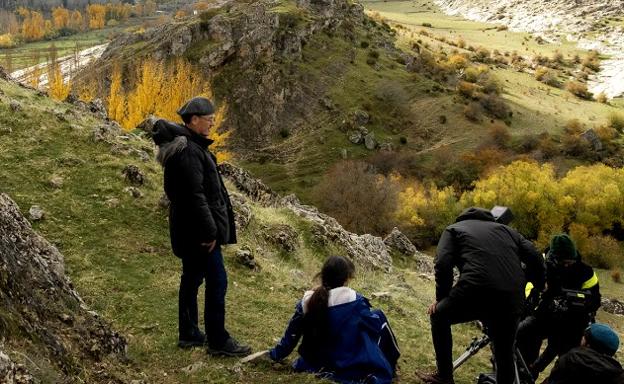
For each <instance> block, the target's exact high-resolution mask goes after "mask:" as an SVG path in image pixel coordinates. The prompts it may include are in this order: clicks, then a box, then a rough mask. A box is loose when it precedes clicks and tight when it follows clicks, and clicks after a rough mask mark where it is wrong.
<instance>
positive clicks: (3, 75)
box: [0, 66, 11, 81]
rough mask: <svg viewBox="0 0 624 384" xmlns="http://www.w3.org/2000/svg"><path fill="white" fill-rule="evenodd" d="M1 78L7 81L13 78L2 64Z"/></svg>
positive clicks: (0, 67) (0, 69) (0, 68)
mask: <svg viewBox="0 0 624 384" xmlns="http://www.w3.org/2000/svg"><path fill="white" fill-rule="evenodd" d="M0 79H2V80H6V81H10V80H11V75H9V72H7V70H6V69H4V67H2V66H0Z"/></svg>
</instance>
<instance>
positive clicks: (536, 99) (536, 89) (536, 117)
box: [364, 1, 624, 133]
mask: <svg viewBox="0 0 624 384" xmlns="http://www.w3.org/2000/svg"><path fill="white" fill-rule="evenodd" d="M364 4H365V6H366V7H367V9H369V10H371V11H374V12H379V14H380V15H381V16H382V17H385V18H387V19H388V20H389V21H391V22H393V23H399V24H401V25H403V26H405V27H406V28H407V32H406V33H402V34H401V38H400V39H399V44H400V45H402V46H404V47H407V46H409V45H411V44H410V41H413V40H415V39H422V40H423V41H424V42H427V43H429V44H430V45H431V49H433V50H436V49H438V48H439V47H440V46H442V47H443V48H444V49H445V50H448V51H450V50H452V49H455V48H454V47H451V46H448V45H446V44H444V43H442V42H440V41H438V40H435V39H430V38H427V37H425V36H421V35H419V34H418V32H419V31H420V30H423V29H424V30H426V31H427V32H429V33H432V34H433V35H435V36H436V37H446V38H447V39H451V40H457V39H458V38H459V37H462V38H463V39H464V40H465V41H466V44H467V45H474V46H476V47H478V46H484V47H486V48H487V49H489V50H491V51H493V50H495V49H498V50H499V51H500V52H506V51H508V52H513V51H514V50H516V51H518V53H519V54H520V55H526V56H529V57H531V56H533V55H535V54H536V53H539V54H542V55H546V56H552V54H553V53H554V52H555V51H556V50H559V51H560V52H561V53H563V54H564V56H566V57H568V56H573V55H574V54H579V55H581V57H582V56H583V55H584V54H585V53H586V52H585V51H582V50H579V49H577V48H576V47H575V46H574V45H573V44H572V43H569V42H565V43H563V44H560V45H557V44H538V43H537V42H536V41H535V40H534V39H530V38H529V37H530V35H529V34H526V33H518V32H510V31H496V30H492V29H491V28H493V27H495V25H494V24H487V23H479V22H473V21H467V20H464V19H462V18H459V17H454V16H447V15H445V14H443V13H442V12H441V11H439V10H438V9H437V7H436V6H435V5H433V4H432V3H430V2H423V3H421V4H416V3H415V2H411V1H383V2H382V1H366V2H364ZM423 23H430V24H431V25H432V28H425V27H422V24H423ZM412 32H413V33H412ZM412 35H413V36H412ZM523 43H524V45H523ZM496 75H497V77H498V78H499V80H500V81H501V82H502V84H503V86H504V96H505V98H506V99H507V100H508V101H509V103H510V106H511V107H512V110H513V111H514V118H513V120H512V125H511V128H512V133H539V132H544V131H547V132H553V133H557V132H560V131H561V129H562V128H563V126H564V124H565V123H566V122H567V121H568V120H571V119H579V120H580V121H582V122H584V123H586V124H588V125H598V124H602V123H604V122H606V120H607V117H608V116H609V114H610V113H612V112H614V111H618V110H619V111H622V106H623V101H624V100H622V99H621V98H620V99H617V100H614V101H613V102H612V103H611V105H604V104H600V103H596V102H592V101H585V100H581V99H578V98H576V97H574V96H572V95H571V94H570V93H568V92H567V91H565V90H561V89H557V88H553V87H549V86H547V85H545V84H543V83H541V82H538V81H537V80H535V79H534V78H533V76H531V75H530V74H527V73H520V72H517V71H515V70H513V69H497V70H496Z"/></svg>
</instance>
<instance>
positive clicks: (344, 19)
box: [94, 0, 392, 150]
mask: <svg viewBox="0 0 624 384" xmlns="http://www.w3.org/2000/svg"><path fill="white" fill-rule="evenodd" d="M365 19H366V16H365V14H364V11H363V7H362V5H361V4H359V3H357V2H351V1H348V0H330V1H318V0H312V1H297V2H296V4H294V3H283V4H282V3H279V2H277V3H276V2H273V1H268V0H260V1H255V2H251V3H250V2H227V3H225V4H224V5H223V6H221V7H217V8H215V9H210V10H208V11H206V12H204V13H203V14H201V15H200V16H199V17H197V18H191V19H188V20H186V21H182V22H176V23H167V24H164V25H162V26H159V27H156V28H153V29H149V30H146V31H144V32H141V33H128V34H125V35H123V36H121V37H119V38H118V39H116V40H115V41H113V42H112V43H110V45H109V46H108V48H107V50H106V52H104V54H103V55H102V57H101V58H100V60H99V62H97V63H95V64H94V66H95V67H98V66H99V65H100V64H99V63H110V62H113V61H122V62H123V61H124V60H125V58H126V57H127V56H128V55H127V53H128V52H133V54H132V58H133V60H135V59H136V58H137V56H141V55H143V56H145V57H148V56H149V57H152V58H156V59H164V58H171V57H186V58H190V60H191V61H192V62H194V63H196V64H199V66H200V67H202V68H203V69H204V72H205V74H206V75H207V76H209V77H210V78H211V79H213V84H214V93H215V98H216V99H218V100H220V101H222V102H224V103H226V104H227V105H228V113H227V115H228V116H227V119H225V120H224V128H225V129H230V130H236V132H237V134H236V135H233V136H232V137H231V142H232V144H235V145H236V144H240V145H239V146H241V147H244V148H246V149H253V150H259V149H260V148H263V147H264V145H266V144H267V143H269V142H270V140H271V138H273V137H275V136H276V135H277V134H279V132H280V130H282V129H286V130H288V131H289V132H294V131H295V130H297V129H301V126H302V125H304V123H305V122H306V121H308V120H309V119H308V117H310V116H312V115H313V114H314V113H315V110H314V108H318V109H322V108H323V107H322V105H320V104H319V105H316V104H315V105H311V104H310V99H311V98H314V94H315V93H317V91H318V93H319V100H320V99H321V96H322V95H323V94H324V91H322V90H320V89H319V90H315V89H313V88H315V87H321V84H320V83H319V84H318V85H317V84H315V83H317V82H314V81H311V80H309V79H308V80H303V79H302V78H301V77H302V76H307V77H308V78H309V77H310V76H312V74H310V73H297V72H296V71H297V68H296V65H285V63H296V62H299V61H303V60H304V57H303V51H304V46H305V45H306V44H308V43H309V42H310V41H311V40H312V39H314V36H315V35H320V34H321V33H327V34H329V35H332V34H336V33H337V32H336V31H338V30H339V29H340V30H341V32H340V33H341V34H347V35H349V34H350V35H353V33H354V32H353V31H354V30H355V26H358V25H359V26H362V27H363V28H364V27H365V26H369V25H370V23H365V22H364V20H365ZM373 24H374V23H373ZM343 26H344V27H343ZM341 28H342V29H341ZM347 38H349V37H347ZM351 38H352V39H354V37H353V36H352V37H351ZM390 45H392V44H391V43H390ZM135 52H136V53H135ZM134 64H135V63H134V61H133V63H132V65H134ZM129 65H130V63H129ZM106 67H108V66H106ZM302 81H304V82H305V83H306V86H305V87H302V84H301V82H302ZM359 118H360V120H368V119H367V118H366V116H364V115H363V114H361V116H359Z"/></svg>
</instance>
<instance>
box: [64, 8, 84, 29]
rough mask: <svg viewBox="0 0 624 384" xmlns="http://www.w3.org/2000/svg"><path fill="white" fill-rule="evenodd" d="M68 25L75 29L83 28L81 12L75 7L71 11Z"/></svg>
mask: <svg viewBox="0 0 624 384" xmlns="http://www.w3.org/2000/svg"><path fill="white" fill-rule="evenodd" d="M68 26H69V28H71V29H73V30H76V31H80V30H82V29H83V27H84V20H83V18H82V13H80V11H79V10H77V9H76V10H74V11H73V12H72V13H71V17H70V19H69V25H68Z"/></svg>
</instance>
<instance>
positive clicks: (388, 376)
mask: <svg viewBox="0 0 624 384" xmlns="http://www.w3.org/2000/svg"><path fill="white" fill-rule="evenodd" d="M338 289H348V290H350V289H349V288H338ZM351 291H352V290H351ZM352 293H353V298H352V299H351V300H350V301H348V302H343V303H339V304H337V305H332V304H331V303H330V306H329V324H330V327H329V329H330V332H331V334H330V336H329V337H328V338H327V340H329V344H328V345H326V346H324V347H323V351H322V352H321V353H319V352H318V351H314V352H313V351H312V350H311V349H310V348H306V345H308V344H309V342H308V343H306V334H305V329H304V300H305V297H304V300H300V301H299V302H298V303H297V305H296V309H295V314H294V315H293V317H292V318H291V319H290V322H289V323H288V327H287V329H286V332H285V333H284V336H283V337H282V339H281V340H280V342H279V343H278V344H277V345H276V346H275V348H273V349H272V350H271V351H270V355H271V359H273V360H275V361H280V360H282V359H284V358H286V356H288V355H289V354H290V353H291V352H292V351H293V350H294V349H295V347H296V346H297V344H298V343H299V340H300V338H301V337H302V336H303V341H302V343H301V346H300V347H299V350H298V351H299V355H300V356H299V358H298V359H297V360H295V362H294V363H293V368H294V369H295V370H296V371H299V372H310V373H317V374H319V375H320V376H322V377H326V378H329V379H332V380H334V381H337V382H339V383H343V384H356V383H363V382H366V383H367V384H368V383H371V384H386V383H388V384H389V383H391V382H392V376H393V373H394V372H393V368H392V366H391V365H390V363H389V362H388V360H387V359H386V357H385V356H384V354H383V352H382V350H381V349H380V347H379V342H380V339H381V334H382V329H383V328H384V327H385V326H387V323H386V322H387V320H386V318H385V316H384V315H383V312H381V311H379V310H371V305H370V303H369V302H368V300H367V299H366V298H365V297H363V296H362V295H360V294H355V291H352Z"/></svg>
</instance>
